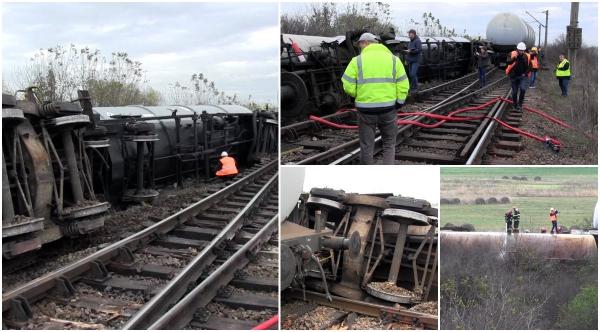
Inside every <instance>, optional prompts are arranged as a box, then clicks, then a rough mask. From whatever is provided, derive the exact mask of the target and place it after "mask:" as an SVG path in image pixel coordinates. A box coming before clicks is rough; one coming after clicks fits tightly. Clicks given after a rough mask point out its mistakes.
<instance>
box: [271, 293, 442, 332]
mask: <svg viewBox="0 0 600 332" xmlns="http://www.w3.org/2000/svg"><path fill="white" fill-rule="evenodd" d="M286 297H287V298H289V299H295V300H297V301H300V303H305V302H304V300H306V301H309V303H312V304H314V305H310V304H304V305H303V307H304V308H300V309H297V310H299V314H300V315H298V313H295V314H294V315H293V316H295V317H293V318H292V317H289V318H287V319H286V317H282V318H283V320H284V323H283V328H284V329H297V328H302V329H303V328H306V329H337V328H335V327H336V326H338V327H342V326H341V325H345V326H344V327H343V329H345V328H348V329H350V327H349V326H348V325H349V324H352V325H354V327H352V329H378V330H381V329H428V330H437V327H438V316H437V305H436V308H435V309H436V310H435V313H436V314H433V313H431V314H430V313H424V312H419V311H416V310H410V309H406V308H403V307H401V306H389V305H383V304H379V303H374V302H367V301H360V300H352V299H348V298H344V297H340V296H334V295H332V296H331V301H329V300H328V299H327V296H326V295H325V294H323V293H319V292H315V291H309V290H306V291H303V290H301V289H290V290H288V291H286ZM316 305H318V306H323V307H328V308H331V310H326V313H325V315H326V316H327V317H325V319H324V320H323V321H322V322H321V323H319V324H320V325H319V326H308V327H307V326H300V327H298V326H293V325H295V322H294V321H293V320H295V319H297V317H298V316H301V315H302V314H304V313H307V312H311V311H312V310H314V308H315V307H316ZM317 311H319V310H318V309H317ZM285 312H286V310H285V306H284V309H283V313H282V314H283V315H285ZM311 315H312V313H311ZM290 316H292V315H290ZM361 316H362V317H361ZM361 319H362V320H363V321H362V322H360V321H359V320H361ZM349 321H351V323H348V322H349ZM342 322H343V323H342ZM286 324H288V325H292V326H286ZM301 324H302V323H301ZM340 324H341V325H340ZM364 324H367V325H366V326H364Z"/></svg>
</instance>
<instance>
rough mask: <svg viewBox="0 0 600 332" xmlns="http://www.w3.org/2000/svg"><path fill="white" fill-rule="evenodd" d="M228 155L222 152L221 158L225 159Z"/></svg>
mask: <svg viewBox="0 0 600 332" xmlns="http://www.w3.org/2000/svg"><path fill="white" fill-rule="evenodd" d="M228 155H229V154H227V151H223V152H221V157H227V156H228Z"/></svg>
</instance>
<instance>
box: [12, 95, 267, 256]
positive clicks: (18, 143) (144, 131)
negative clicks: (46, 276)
mask: <svg viewBox="0 0 600 332" xmlns="http://www.w3.org/2000/svg"><path fill="white" fill-rule="evenodd" d="M2 124H3V131H2V135H3V140H2V185H3V195H2V202H3V204H2V253H3V257H4V258H7V259H10V258H14V257H17V256H19V255H21V254H24V253H27V252H32V251H35V250H38V249H40V248H41V246H42V245H43V244H45V243H49V242H52V241H55V240H58V239H60V238H62V237H76V236H79V235H82V234H87V233H90V232H93V231H95V230H98V229H100V228H102V227H103V225H104V219H105V217H106V214H107V213H108V211H109V208H110V204H130V203H137V202H152V201H153V200H154V199H155V198H156V197H157V196H158V191H156V190H155V187H156V186H157V185H159V184H161V183H163V184H178V185H182V184H183V181H184V179H185V178H186V177H196V178H198V179H200V178H208V177H211V176H212V175H213V174H214V171H215V170H216V168H217V167H218V162H217V159H218V158H219V154H220V153H221V152H222V151H227V152H228V153H229V154H230V155H233V156H235V157H236V159H237V160H238V163H239V164H241V165H245V164H250V163H252V162H254V161H255V160H258V159H260V158H261V157H262V156H267V155H271V154H274V153H276V152H277V118H276V114H275V113H273V112H267V111H252V110H249V109H247V108H245V107H242V106H235V105H219V106H216V105H193V106H185V105H172V106H164V107H163V106H155V107H145V106H124V107H92V102H91V98H90V96H89V94H88V92H87V91H79V98H78V100H77V101H75V102H61V101H53V102H40V101H39V100H38V99H37V97H36V95H35V93H34V92H33V90H32V89H28V90H27V91H25V96H24V98H22V99H17V98H16V97H15V96H12V95H6V94H3V96H2Z"/></svg>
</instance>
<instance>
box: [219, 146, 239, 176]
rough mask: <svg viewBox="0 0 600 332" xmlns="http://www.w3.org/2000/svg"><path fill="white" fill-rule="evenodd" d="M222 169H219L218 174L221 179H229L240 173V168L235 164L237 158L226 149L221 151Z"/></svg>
mask: <svg viewBox="0 0 600 332" xmlns="http://www.w3.org/2000/svg"><path fill="white" fill-rule="evenodd" d="M219 162H220V163H221V169H219V170H218V171H217V176H218V177H220V178H221V179H224V180H227V179H231V178H234V177H235V176H236V175H237V174H238V169H237V167H236V166H235V159H233V157H229V154H228V153H227V152H226V151H223V152H221V159H220V160H219Z"/></svg>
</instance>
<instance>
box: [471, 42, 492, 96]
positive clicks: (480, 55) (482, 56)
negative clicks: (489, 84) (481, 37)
mask: <svg viewBox="0 0 600 332" xmlns="http://www.w3.org/2000/svg"><path fill="white" fill-rule="evenodd" d="M475 56H476V57H477V69H478V70H479V84H481V87H482V88H483V87H484V86H485V73H486V71H487V68H488V67H489V66H490V63H491V61H490V55H489V54H488V52H487V48H486V47H485V46H480V47H479V52H477V53H475Z"/></svg>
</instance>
